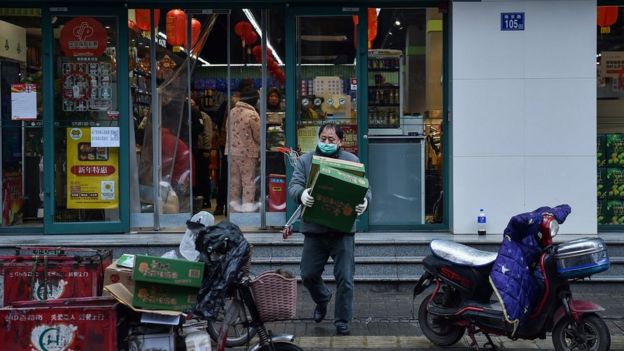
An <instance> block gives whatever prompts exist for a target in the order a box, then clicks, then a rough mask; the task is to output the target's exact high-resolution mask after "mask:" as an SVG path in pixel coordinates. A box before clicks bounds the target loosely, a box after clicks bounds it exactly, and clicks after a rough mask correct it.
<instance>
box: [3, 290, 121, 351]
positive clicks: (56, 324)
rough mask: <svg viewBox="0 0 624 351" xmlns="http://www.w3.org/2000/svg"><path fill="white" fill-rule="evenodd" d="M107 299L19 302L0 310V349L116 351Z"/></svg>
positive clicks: (112, 309)
mask: <svg viewBox="0 0 624 351" xmlns="http://www.w3.org/2000/svg"><path fill="white" fill-rule="evenodd" d="M117 308H118V304H117V302H116V301H115V300H114V299H113V298H111V297H95V298H78V299H62V300H48V301H22V302H16V303H13V304H12V306H8V307H4V308H0V321H1V323H2V327H0V340H2V346H1V348H2V350H11V351H32V350H72V351H86V350H88V351H116V350H117V349H118V348H117Z"/></svg>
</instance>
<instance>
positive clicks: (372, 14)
mask: <svg viewBox="0 0 624 351" xmlns="http://www.w3.org/2000/svg"><path fill="white" fill-rule="evenodd" d="M367 33H368V48H369V49H370V48H371V47H372V45H373V40H375V38H377V10H376V9H375V8H369V9H368V30H367Z"/></svg>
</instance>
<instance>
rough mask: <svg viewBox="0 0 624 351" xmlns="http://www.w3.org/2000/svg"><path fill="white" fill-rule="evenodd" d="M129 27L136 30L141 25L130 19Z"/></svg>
mask: <svg viewBox="0 0 624 351" xmlns="http://www.w3.org/2000/svg"><path fill="white" fill-rule="evenodd" d="M128 28H129V29H131V30H134V31H138V30H139V27H137V25H136V23H134V21H133V20H128Z"/></svg>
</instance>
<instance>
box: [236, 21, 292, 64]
mask: <svg viewBox="0 0 624 351" xmlns="http://www.w3.org/2000/svg"><path fill="white" fill-rule="evenodd" d="M243 13H244V14H245V16H247V19H248V20H249V22H251V25H252V26H253V27H254V29H255V30H256V32H257V33H258V36H259V37H260V38H262V31H261V30H260V26H259V25H258V22H257V21H256V18H255V17H254V15H253V13H251V11H250V10H249V9H243ZM266 43H267V48H269V49H271V51H272V52H273V56H274V57H275V61H277V63H279V64H280V65H283V64H284V62H283V61H282V59H281V58H280V57H279V55H278V54H277V51H275V49H273V46H271V43H270V42H269V37H267V39H266Z"/></svg>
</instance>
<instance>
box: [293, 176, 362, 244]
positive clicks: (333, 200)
mask: <svg viewBox="0 0 624 351" xmlns="http://www.w3.org/2000/svg"><path fill="white" fill-rule="evenodd" d="M367 190H368V180H367V179H366V178H364V177H360V176H357V175H354V174H351V173H347V172H344V171H341V170H339V169H336V168H333V167H331V166H328V165H325V164H321V166H320V167H319V170H318V172H317V174H316V176H315V179H314V180H313V181H312V192H311V195H312V196H313V197H314V205H313V206H312V207H306V208H304V210H303V214H302V216H303V219H304V220H306V221H307V222H311V223H316V224H321V225H324V226H326V227H329V228H332V229H335V230H337V231H340V232H345V233H348V232H350V231H351V228H352V227H353V223H354V222H355V218H356V217H357V214H356V213H355V206H357V205H358V204H360V203H362V199H364V196H365V195H366V191H367Z"/></svg>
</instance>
